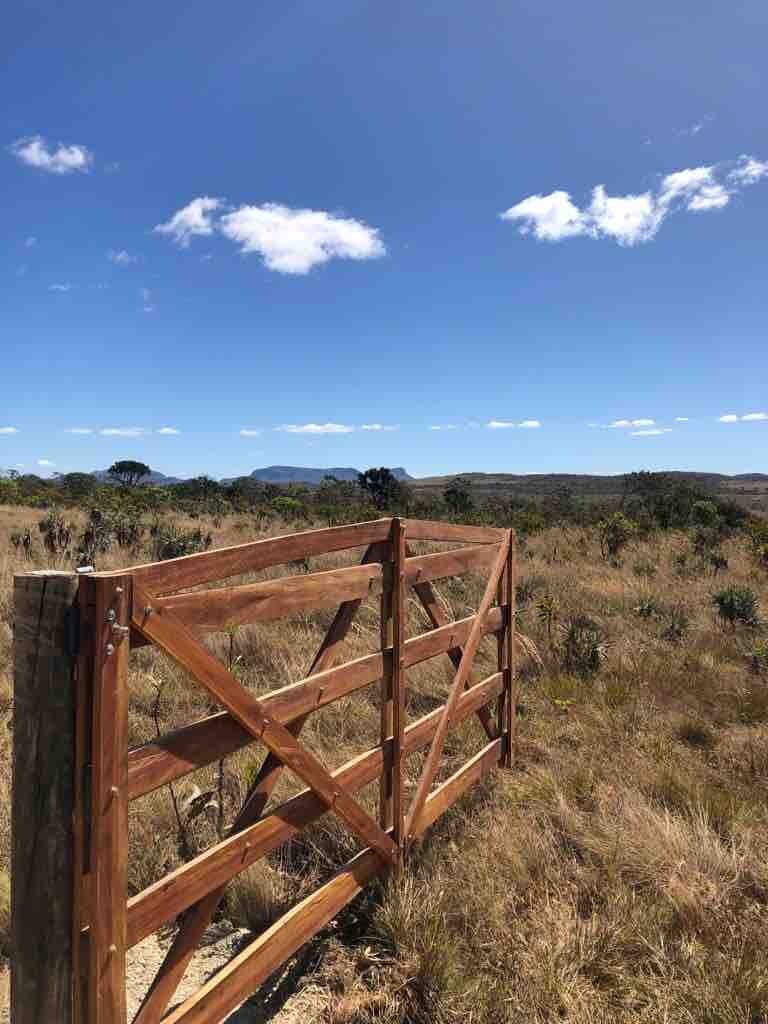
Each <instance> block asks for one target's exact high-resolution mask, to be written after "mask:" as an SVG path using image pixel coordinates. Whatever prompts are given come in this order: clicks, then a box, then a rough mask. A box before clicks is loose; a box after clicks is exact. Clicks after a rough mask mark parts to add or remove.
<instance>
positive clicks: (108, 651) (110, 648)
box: [106, 644, 115, 657]
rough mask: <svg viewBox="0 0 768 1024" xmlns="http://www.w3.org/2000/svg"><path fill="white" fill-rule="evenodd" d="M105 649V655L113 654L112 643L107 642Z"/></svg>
mask: <svg viewBox="0 0 768 1024" xmlns="http://www.w3.org/2000/svg"><path fill="white" fill-rule="evenodd" d="M106 651H107V657H109V655H110V654H114V653H115V648H114V645H113V644H107V647H106Z"/></svg>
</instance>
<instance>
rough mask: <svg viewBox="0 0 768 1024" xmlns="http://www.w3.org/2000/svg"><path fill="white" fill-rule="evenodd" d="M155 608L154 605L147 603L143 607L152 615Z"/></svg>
mask: <svg viewBox="0 0 768 1024" xmlns="http://www.w3.org/2000/svg"><path fill="white" fill-rule="evenodd" d="M154 610H155V609H154V608H153V607H152V605H151V604H148V605H146V607H145V608H144V609H143V611H144V614H145V615H151V614H152V612H153V611H154Z"/></svg>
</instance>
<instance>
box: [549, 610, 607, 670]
mask: <svg viewBox="0 0 768 1024" xmlns="http://www.w3.org/2000/svg"><path fill="white" fill-rule="evenodd" d="M559 632H560V637H559V652H560V659H561V661H562V664H563V668H564V669H565V671H566V672H569V673H572V674H574V675H577V676H581V677H582V678H583V677H585V676H590V675H594V673H595V672H597V671H599V669H600V666H601V664H602V663H603V660H604V659H605V655H606V653H607V651H608V642H607V640H606V638H605V634H604V632H603V628H602V626H600V625H599V624H598V623H597V622H595V621H594V619H591V618H590V617H589V616H588V615H574V616H572V617H571V618H570V619H568V620H567V621H566V622H564V623H563V624H562V625H561V626H560V630H559Z"/></svg>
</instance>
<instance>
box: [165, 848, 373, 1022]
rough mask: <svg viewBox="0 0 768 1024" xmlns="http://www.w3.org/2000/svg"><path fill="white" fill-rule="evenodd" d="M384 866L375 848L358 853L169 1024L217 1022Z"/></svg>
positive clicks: (170, 1016) (183, 1006)
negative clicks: (374, 850)
mask: <svg viewBox="0 0 768 1024" xmlns="http://www.w3.org/2000/svg"><path fill="white" fill-rule="evenodd" d="M381 870H382V864H381V861H380V860H379V859H378V857H377V856H376V854H375V853H374V852H373V851H372V850H364V851H362V852H361V853H359V854H358V855H357V856H356V857H354V858H353V859H352V860H351V861H349V863H347V864H346V865H345V866H344V867H343V868H341V870H340V871H338V872H337V873H336V874H335V875H334V876H333V878H331V879H330V881H328V882H326V883H325V884H324V885H322V886H321V887H320V888H319V889H318V890H317V891H316V892H314V893H312V894H311V895H310V896H307V897H306V898H305V899H303V900H302V901H301V902H300V903H297V904H296V906H295V907H293V908H292V909H291V910H289V911H288V913H287V914H284V915H283V917H281V918H280V920H279V921H276V922H275V923H274V924H273V925H271V927H269V928H267V930H266V931H265V932H263V933H262V934H261V935H260V936H259V937H258V939H255V940H254V941H253V942H252V943H250V945H248V946H246V947H245V949H243V950H242V951H241V952H240V953H238V954H237V956H236V957H234V958H233V959H232V960H230V962H229V963H228V964H227V965H226V966H225V967H223V968H222V969H221V971H219V972H218V974H216V975H215V976H214V977H213V978H211V980H210V981H208V982H207V983H206V984H205V985H204V986H203V987H202V988H201V989H199V991H197V992H196V993H195V994H194V995H193V996H191V997H190V998H189V999H187V1000H186V1001H185V1002H184V1003H182V1004H181V1006H179V1007H177V1008H176V1009H175V1010H173V1011H172V1012H171V1013H169V1014H168V1016H167V1017H164V1018H163V1021H164V1024H218V1022H220V1021H221V1020H222V1019H223V1018H224V1017H226V1015H227V1014H228V1013H229V1012H230V1011H231V1010H234V1009H235V1007H237V1006H238V1005H239V1004H240V1003H242V1002H243V1000H245V999H246V998H247V997H248V996H249V995H251V993H252V992H254V991H255V990H256V989H257V988H258V987H259V985H260V984H261V983H262V982H263V981H265V980H266V979H267V978H268V977H269V975H270V974H272V972H273V971H274V970H275V969H276V968H277V967H279V966H280V964H281V963H283V962H284V961H285V960H286V959H287V958H288V957H289V956H291V955H292V954H293V953H295V952H296V951H297V950H298V949H299V948H300V947H301V946H303V945H304V943H305V942H307V941H309V939H311V938H312V936H313V935H316V934H317V932H318V931H320V929H321V928H323V927H324V926H325V925H326V924H328V922H329V921H331V920H332V919H333V918H334V917H335V916H336V915H337V914H338V912H339V911H340V910H341V909H342V907H345V906H346V905H347V903H349V902H350V900H352V899H354V897H355V896H357V895H358V893H359V892H360V891H361V890H362V889H363V887H364V886H365V885H366V884H367V883H368V882H369V881H370V880H371V879H372V878H373V877H374V876H375V875H377V874H379V873H380V872H381Z"/></svg>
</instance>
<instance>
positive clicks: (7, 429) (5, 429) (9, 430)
mask: <svg viewBox="0 0 768 1024" xmlns="http://www.w3.org/2000/svg"><path fill="white" fill-rule="evenodd" d="M18 433H20V431H19V428H18V427H0V434H18Z"/></svg>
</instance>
